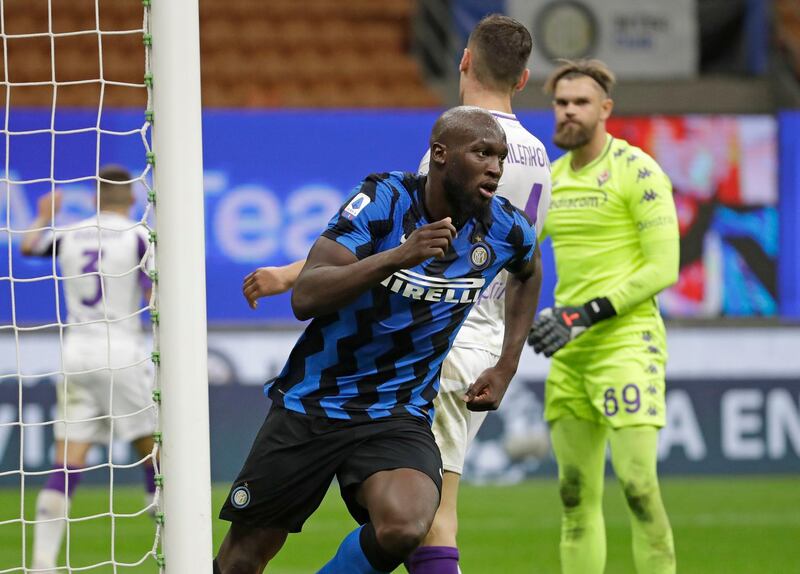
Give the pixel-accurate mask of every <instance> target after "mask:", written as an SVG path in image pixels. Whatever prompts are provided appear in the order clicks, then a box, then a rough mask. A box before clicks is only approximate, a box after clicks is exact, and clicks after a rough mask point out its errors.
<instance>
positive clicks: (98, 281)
mask: <svg viewBox="0 0 800 574" xmlns="http://www.w3.org/2000/svg"><path fill="white" fill-rule="evenodd" d="M130 179H131V176H130V174H129V173H128V171H127V170H125V169H124V168H121V167H118V166H107V167H104V168H102V169H101V170H100V173H99V180H100V183H99V187H100V194H99V202H100V210H99V213H98V214H97V215H96V216H94V217H90V218H88V219H85V220H83V221H80V222H78V223H76V224H74V225H70V226H69V227H68V228H65V229H63V230H57V231H47V230H46V229H44V228H46V227H47V226H49V225H50V224H51V222H52V221H53V219H54V213H57V212H58V210H59V208H60V205H61V194H60V192H55V193H54V194H46V195H44V196H43V197H41V198H40V199H39V202H38V216H37V218H36V220H35V221H34V222H33V225H32V227H33V228H34V231H31V232H29V233H27V234H25V236H24V237H23V241H22V246H21V251H22V254H23V255H29V256H39V257H53V256H55V258H56V260H57V262H58V267H59V269H60V275H59V283H60V284H61V285H63V288H64V299H65V301H66V307H67V321H66V328H65V330H64V338H63V349H62V365H63V371H64V378H63V380H62V381H60V382H58V383H57V384H56V389H57V391H56V394H57V408H58V420H59V422H57V423H56V424H55V425H54V434H55V439H56V441H55V465H54V469H55V470H54V471H53V472H52V473H51V474H50V475H49V477H48V480H47V483H46V484H45V486H44V488H43V489H42V490H41V491H40V493H39V497H38V500H37V505H36V520H37V524H36V527H35V531H34V550H33V567H34V568H42V569H50V568H55V566H56V564H55V563H56V558H57V556H58V551H59V548H60V546H61V540H62V538H63V533H64V528H65V525H66V522H65V521H64V520H63V519H64V518H65V517H66V516H67V512H68V505H69V498H70V497H71V495H72V493H73V492H74V490H75V488H76V487H77V485H78V483H79V481H80V478H81V473H80V472H77V471H79V470H80V469H81V468H83V467H84V466H85V465H86V455H87V453H88V451H89V449H90V447H91V446H92V445H94V444H103V445H108V444H110V442H111V441H112V440H123V441H130V442H132V443H133V445H134V447H135V449H136V451H137V452H138V453H139V455H140V456H141V457H142V458H145V457H148V456H149V455H150V454H151V453H152V452H153V446H154V445H153V432H154V430H155V414H154V405H153V399H152V376H151V374H150V369H149V366H148V360H149V352H148V351H147V349H146V348H145V344H144V343H145V341H144V337H143V331H142V326H141V316H140V311H141V309H142V308H143V300H149V297H150V278H149V276H148V274H147V271H148V269H147V265H148V261H149V257H148V245H149V243H148V236H147V231H146V229H145V228H144V227H143V226H142V225H141V224H140V223H139V222H136V221H134V220H132V219H130V217H129V216H128V213H129V211H130V209H131V205H132V203H133V195H132V192H131V183H130ZM53 208H54V209H53ZM36 229H38V231H37V230H36ZM143 467H144V471H145V485H146V489H147V491H148V496H151V495H152V493H154V492H155V477H154V470H153V464H152V459H148V460H146V461H145V462H144V464H143ZM59 519H61V520H59Z"/></svg>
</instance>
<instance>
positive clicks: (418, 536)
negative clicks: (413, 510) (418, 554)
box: [375, 519, 431, 557]
mask: <svg viewBox="0 0 800 574" xmlns="http://www.w3.org/2000/svg"><path fill="white" fill-rule="evenodd" d="M430 525H431V523H430V521H425V520H422V519H416V520H394V521H389V522H386V523H384V524H381V525H376V526H375V537H376V539H377V541H378V545H379V546H380V547H381V548H383V549H384V550H386V551H387V552H389V553H391V554H393V555H394V556H399V557H406V556H408V555H409V554H411V552H412V551H413V550H414V549H415V548H416V547H417V546H419V545H420V544H421V543H422V541H423V539H424V538H425V535H426V534H427V533H428V529H429V528H430Z"/></svg>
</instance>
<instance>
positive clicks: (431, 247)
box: [395, 217, 456, 269]
mask: <svg viewBox="0 0 800 574" xmlns="http://www.w3.org/2000/svg"><path fill="white" fill-rule="evenodd" d="M455 236H456V228H455V227H453V223H452V221H451V219H450V218H449V217H445V218H444V219H440V220H439V221H435V222H433V223H428V224H427V225H423V226H421V227H418V228H417V229H415V230H414V231H413V232H412V233H411V235H409V236H408V237H407V238H406V241H405V243H403V244H402V245H400V246H399V247H396V248H395V249H397V254H398V256H400V261H399V264H400V266H401V267H402V268H403V269H408V268H409V267H414V266H415V265H419V264H420V263H422V262H423V261H427V260H428V259H430V258H431V257H436V258H439V259H441V258H442V257H444V256H445V254H446V253H447V252H448V250H449V249H450V244H451V243H452V242H453V239H455Z"/></svg>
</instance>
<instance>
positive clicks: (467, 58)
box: [458, 48, 472, 72]
mask: <svg viewBox="0 0 800 574" xmlns="http://www.w3.org/2000/svg"><path fill="white" fill-rule="evenodd" d="M470 62H472V52H470V51H469V48H464V55H463V56H461V62H460V63H459V64H458V71H459V72H466V71H467V70H468V69H469V65H470Z"/></svg>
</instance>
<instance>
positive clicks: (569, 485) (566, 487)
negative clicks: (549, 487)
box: [558, 466, 583, 510]
mask: <svg viewBox="0 0 800 574" xmlns="http://www.w3.org/2000/svg"><path fill="white" fill-rule="evenodd" d="M558 487H559V495H560V496H561V504H562V505H563V506H564V509H565V510H574V509H576V508H577V507H579V506H580V504H581V497H582V495H583V478H582V476H581V471H580V470H578V468H577V467H574V466H567V467H566V468H564V474H563V476H562V477H561V479H560V480H559V484H558Z"/></svg>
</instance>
